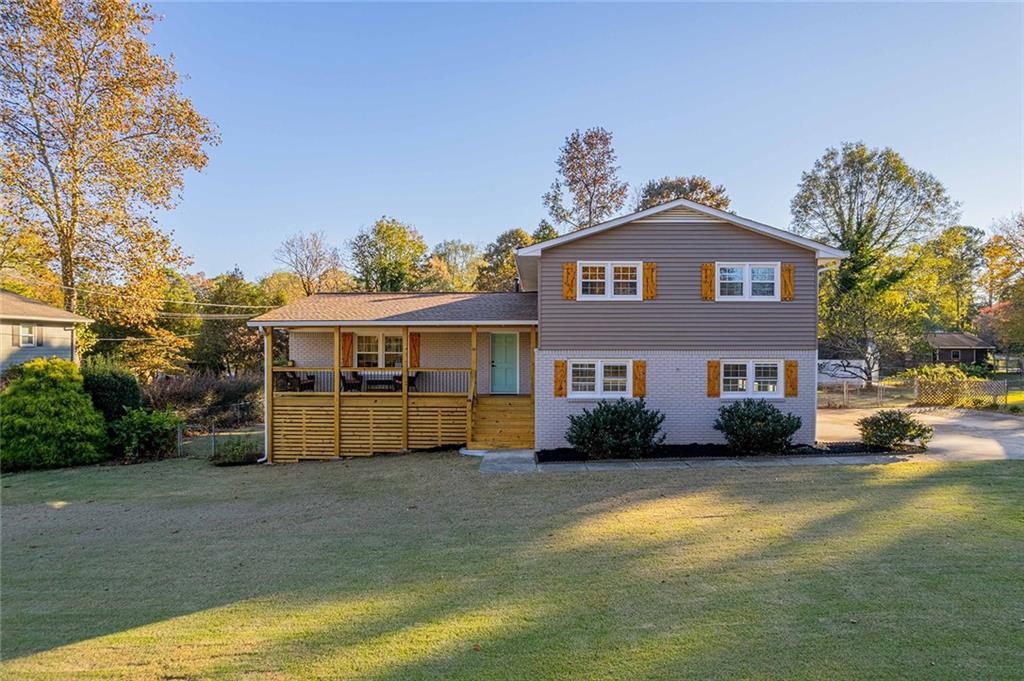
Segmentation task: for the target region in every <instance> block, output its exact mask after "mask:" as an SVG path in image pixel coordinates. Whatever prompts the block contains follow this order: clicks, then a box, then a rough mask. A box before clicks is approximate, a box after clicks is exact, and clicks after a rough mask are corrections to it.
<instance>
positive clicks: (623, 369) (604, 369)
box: [569, 359, 632, 398]
mask: <svg viewBox="0 0 1024 681" xmlns="http://www.w3.org/2000/svg"><path fill="white" fill-rule="evenodd" d="M631 389H632V376H631V371H630V362H629V360H621V359H586V360H582V359H580V360H572V361H570V362H569V397H597V398H616V397H628V396H629V395H630V394H631V392H630V391H631Z"/></svg>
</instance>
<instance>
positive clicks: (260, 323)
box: [246, 319, 538, 328]
mask: <svg viewBox="0 0 1024 681" xmlns="http://www.w3.org/2000/svg"><path fill="white" fill-rule="evenodd" d="M537 323H538V322H537V320H536V319H482V320H481V319H478V320H471V319H467V320H465V321H450V320H449V321H419V320H417V321H404V320H401V319H396V320H393V321H381V320H375V321H363V320H359V319H336V320H327V321H325V320H322V319H319V320H304V319H258V320H256V319H254V320H250V321H249V322H247V323H246V326H250V327H252V328H262V327H265V326H273V327H282V326H317V327H318V326H324V327H334V326H533V325H536V324H537Z"/></svg>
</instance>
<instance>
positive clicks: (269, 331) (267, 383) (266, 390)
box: [263, 326, 274, 463]
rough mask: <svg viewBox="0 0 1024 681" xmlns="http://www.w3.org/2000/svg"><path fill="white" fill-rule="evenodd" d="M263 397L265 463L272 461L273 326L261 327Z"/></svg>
mask: <svg viewBox="0 0 1024 681" xmlns="http://www.w3.org/2000/svg"><path fill="white" fill-rule="evenodd" d="M263 333H264V336H263V367H264V371H265V377H264V380H263V399H264V400H265V401H266V407H265V409H266V420H267V422H266V423H265V424H264V426H263V432H264V438H265V440H266V442H265V443H264V444H265V449H266V452H267V463H274V327H272V326H266V327H264V328H263Z"/></svg>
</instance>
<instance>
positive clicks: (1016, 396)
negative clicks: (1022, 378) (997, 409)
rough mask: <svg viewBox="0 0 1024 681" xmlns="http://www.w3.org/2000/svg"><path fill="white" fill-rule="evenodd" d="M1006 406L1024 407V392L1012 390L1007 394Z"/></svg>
mask: <svg viewBox="0 0 1024 681" xmlns="http://www.w3.org/2000/svg"><path fill="white" fill-rule="evenodd" d="M1006 404H1008V405H1010V404H1021V405H1024V390H1011V391H1010V392H1008V393H1006Z"/></svg>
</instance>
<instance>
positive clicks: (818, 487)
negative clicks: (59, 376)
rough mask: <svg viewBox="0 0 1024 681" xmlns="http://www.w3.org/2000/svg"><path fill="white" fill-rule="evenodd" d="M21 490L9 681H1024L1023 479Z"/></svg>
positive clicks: (29, 484)
mask: <svg viewBox="0 0 1024 681" xmlns="http://www.w3.org/2000/svg"><path fill="white" fill-rule="evenodd" d="M477 466H478V461H476V460H473V459H468V458H464V457H460V456H458V455H456V454H453V453H440V454H422V455H411V456H391V457H377V458H373V459H361V460H352V461H347V462H343V463H324V464H299V465H278V466H250V467H243V468H213V467H211V466H209V465H207V464H206V463H205V462H203V461H200V460H196V459H182V460H169V461H162V462H158V463H151V464H143V465H138V466H108V467H90V468H83V469H77V470H62V471H50V472H42V473H27V474H19V475H9V476H4V477H3V478H2V484H3V506H2V513H3V536H2V559H0V560H2V563H0V568H2V582H0V598H2V604H0V605H2V621H0V625H2V649H0V651H2V654H3V659H4V663H3V666H2V667H0V672H2V674H0V675H2V676H4V677H5V678H23V677H27V678H71V677H76V678H77V677H80V676H88V675H92V676H96V677H101V676H102V677H104V678H106V677H118V678H210V677H213V678H216V677H223V678H237V677H241V676H245V677H246V678H256V679H284V678H338V679H356V678H359V679H396V680H397V679H434V678H448V679H473V680H485V679H530V680H540V679H565V678H577V679H678V678H697V679H706V678H721V679H735V678H755V677H756V678H766V679H767V678H777V679H823V678H865V679H867V678H870V679H877V678H895V677H899V678H912V677H917V678H928V679H941V678H948V679H960V678H985V679H997V678H1019V675H1020V670H1021V669H1024V645H1021V642H1022V640H1024V611H1022V610H1021V603H1024V579H1021V573H1020V558H1021V556H1022V555H1024V523H1022V516H1021V508H1022V507H1024V462H991V463H975V464H949V465H940V464H923V463H922V464H903V465H890V466H792V467H781V468H757V467H753V466H751V467H749V468H739V469H700V470H697V469H689V470H686V469H681V470H660V471H650V472H644V471H634V472H629V473H622V472H614V473H590V474H558V473H552V474H535V475H522V476H511V475H509V476H503V475H482V474H480V473H479V472H478V471H477Z"/></svg>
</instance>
